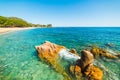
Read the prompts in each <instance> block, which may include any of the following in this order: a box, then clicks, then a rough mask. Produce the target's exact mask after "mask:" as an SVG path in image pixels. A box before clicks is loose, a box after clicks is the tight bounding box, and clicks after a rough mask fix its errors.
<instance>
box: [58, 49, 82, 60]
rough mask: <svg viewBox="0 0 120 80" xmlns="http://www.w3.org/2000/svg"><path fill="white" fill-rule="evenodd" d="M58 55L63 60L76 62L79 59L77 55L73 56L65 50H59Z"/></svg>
mask: <svg viewBox="0 0 120 80" xmlns="http://www.w3.org/2000/svg"><path fill="white" fill-rule="evenodd" d="M59 55H60V57H61V58H64V59H66V60H73V61H76V60H78V59H80V57H79V56H78V55H76V54H73V53H71V52H69V51H67V50H66V49H61V50H60V52H59Z"/></svg>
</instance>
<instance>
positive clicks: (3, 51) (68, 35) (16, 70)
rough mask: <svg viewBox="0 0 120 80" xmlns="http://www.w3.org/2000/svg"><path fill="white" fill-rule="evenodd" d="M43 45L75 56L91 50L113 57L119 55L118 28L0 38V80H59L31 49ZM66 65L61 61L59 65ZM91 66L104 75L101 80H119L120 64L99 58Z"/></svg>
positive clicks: (38, 32)
mask: <svg viewBox="0 0 120 80" xmlns="http://www.w3.org/2000/svg"><path fill="white" fill-rule="evenodd" d="M45 41H50V42H52V43H55V44H58V45H62V46H65V47H66V48H67V49H76V50H77V52H78V53H79V54H81V51H82V50H84V49H87V48H89V47H91V46H98V47H100V48H104V49H106V50H108V51H110V52H112V53H114V54H117V53H119V52H120V28H119V27H53V28H33V29H28V30H21V31H14V32H9V33H6V34H1V35H0V80H63V79H64V77H63V76H62V75H61V74H60V73H58V72H56V71H55V70H54V69H53V68H52V66H50V65H49V64H46V63H44V62H42V61H41V60H40V58H39V57H38V55H37V52H36V49H35V46H36V45H41V44H43V43H44V42H45ZM109 44H112V46H110V45H109ZM116 52H117V53H116ZM119 59H120V58H119ZM68 63H69V62H68V61H64V62H63V65H66V64H68ZM69 64H70V63H69ZM94 64H95V65H96V66H98V67H99V68H100V69H101V70H102V71H103V72H104V76H103V80H120V60H115V59H107V58H104V57H103V58H98V59H96V60H95V61H94ZM67 66H68V65H67ZM65 68H68V69H69V67H65Z"/></svg>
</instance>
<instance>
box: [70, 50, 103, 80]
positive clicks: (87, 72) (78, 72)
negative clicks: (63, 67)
mask: <svg viewBox="0 0 120 80" xmlns="http://www.w3.org/2000/svg"><path fill="white" fill-rule="evenodd" d="M93 61H94V57H93V54H92V53H91V52H90V51H88V50H83V51H82V52H81V59H79V60H77V61H76V64H75V65H74V66H73V65H72V66H70V71H71V73H72V74H74V75H75V77H76V78H77V79H80V76H85V78H86V79H88V80H102V77H103V72H102V70H100V69H99V68H98V67H96V66H94V65H93Z"/></svg>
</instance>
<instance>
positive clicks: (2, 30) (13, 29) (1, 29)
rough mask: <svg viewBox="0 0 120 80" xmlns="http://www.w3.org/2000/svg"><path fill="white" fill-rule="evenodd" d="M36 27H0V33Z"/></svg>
mask: <svg viewBox="0 0 120 80" xmlns="http://www.w3.org/2000/svg"><path fill="white" fill-rule="evenodd" d="M34 28H35V27H23V28H18V27H14V28H0V35H2V34H5V33H8V32H13V31H20V30H27V29H34Z"/></svg>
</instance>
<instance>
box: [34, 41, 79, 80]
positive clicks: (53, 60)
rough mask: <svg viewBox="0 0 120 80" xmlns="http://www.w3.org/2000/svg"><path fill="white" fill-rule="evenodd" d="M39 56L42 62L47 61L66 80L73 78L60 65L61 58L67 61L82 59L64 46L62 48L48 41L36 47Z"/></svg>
mask: <svg viewBox="0 0 120 80" xmlns="http://www.w3.org/2000/svg"><path fill="white" fill-rule="evenodd" d="M36 50H37V52H38V56H39V57H40V59H41V60H42V61H45V62H47V63H49V64H50V65H52V67H53V68H54V69H55V70H56V71H57V72H59V73H60V74H62V75H63V76H64V78H65V79H64V80H71V79H72V78H71V76H70V75H69V74H68V73H67V72H66V71H65V69H64V68H63V67H62V65H61V64H60V63H59V57H65V58H66V59H76V60H77V59H80V57H79V56H77V55H76V54H72V53H70V52H69V51H67V49H66V48H65V47H64V46H60V45H57V44H54V43H51V42H48V41H46V42H45V43H44V44H42V45H40V46H36Z"/></svg>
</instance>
